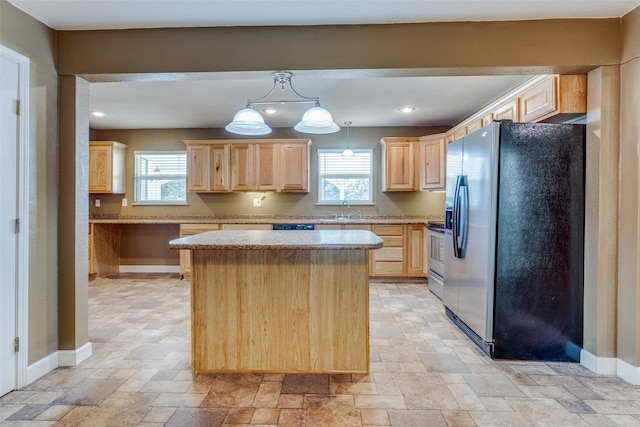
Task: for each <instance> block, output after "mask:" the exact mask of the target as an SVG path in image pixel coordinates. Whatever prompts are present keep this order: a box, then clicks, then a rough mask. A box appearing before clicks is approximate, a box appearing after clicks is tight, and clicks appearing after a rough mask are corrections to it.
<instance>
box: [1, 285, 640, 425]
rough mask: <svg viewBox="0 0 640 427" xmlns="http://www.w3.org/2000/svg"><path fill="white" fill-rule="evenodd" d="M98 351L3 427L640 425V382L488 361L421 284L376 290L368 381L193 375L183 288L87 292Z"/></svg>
mask: <svg viewBox="0 0 640 427" xmlns="http://www.w3.org/2000/svg"><path fill="white" fill-rule="evenodd" d="M89 305H90V319H89V322H90V324H89V332H90V340H91V342H92V343H93V356H92V357H91V358H89V359H88V360H86V361H85V362H83V363H82V364H81V365H80V366H78V367H75V368H62V369H57V370H55V371H53V372H51V373H49V374H48V375H46V376H44V377H43V378H41V379H40V380H38V381H37V382H35V383H33V384H31V385H29V386H27V387H25V388H24V389H21V390H19V391H15V392H12V393H10V394H8V395H6V396H4V397H2V398H0V425H2V426H11V425H29V426H31V425H33V426H39V425H42V426H47V425H56V424H58V425H64V426H136V425H138V426H162V425H164V426H218V425H243V424H245V425H252V426H255V425H281V426H361V425H363V426H364V425H370V426H389V425H390V426H474V425H478V426H494V425H496V426H497V425H502V426H613V425H640V387H634V386H631V385H629V384H626V383H624V382H623V381H621V380H619V379H617V378H613V377H604V376H595V375H594V374H592V373H591V372H590V371H588V370H586V369H585V368H583V367H582V366H580V365H578V364H568V363H532V362H509V361H499V362H498V361H493V360H491V359H489V358H488V357H486V356H485V355H483V354H482V353H480V352H479V351H478V350H477V349H476V348H475V346H474V344H473V343H472V342H471V341H469V340H468V339H467V338H466V337H465V336H464V335H463V334H462V333H461V332H460V331H459V330H458V329H457V328H456V327H455V326H453V325H452V324H451V323H450V322H449V320H448V319H447V317H446V316H445V314H444V310H443V307H442V305H441V303H440V302H439V300H438V299H437V298H435V297H434V296H433V295H432V294H431V293H430V292H429V291H428V290H427V288H426V286H425V285H424V284H416V283H409V284H404V283H379V282H374V283H372V284H371V374H370V375H331V376H329V375H258V374H242V375H229V374H227V375H192V373H191V370H190V353H189V348H190V344H189V331H190V324H189V282H188V281H187V280H185V281H180V280H178V279H177V278H174V277H171V276H166V275H155V276H154V275H121V276H120V277H117V278H101V279H96V280H93V281H91V282H90V285H89Z"/></svg>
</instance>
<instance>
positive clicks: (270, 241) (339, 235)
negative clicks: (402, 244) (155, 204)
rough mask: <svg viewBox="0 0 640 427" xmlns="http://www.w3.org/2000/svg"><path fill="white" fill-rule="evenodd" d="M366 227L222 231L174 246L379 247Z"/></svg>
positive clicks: (178, 241) (379, 242) (172, 245)
mask: <svg viewBox="0 0 640 427" xmlns="http://www.w3.org/2000/svg"><path fill="white" fill-rule="evenodd" d="M382 245H383V241H382V239H381V238H380V237H378V236H377V235H376V234H374V233H372V232H370V231H366V230H220V231H210V232H206V233H200V234H196V235H193V236H188V237H182V238H180V239H175V240H171V241H170V242H169V247H170V248H171V249H192V250H198V249H297V250H311V249H315V250H317V249H379V248H381V247H382Z"/></svg>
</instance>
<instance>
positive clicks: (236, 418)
mask: <svg viewBox="0 0 640 427" xmlns="http://www.w3.org/2000/svg"><path fill="white" fill-rule="evenodd" d="M254 411H255V408H230V409H229V412H227V416H226V417H225V419H224V423H225V424H249V423H251V418H253V413H254Z"/></svg>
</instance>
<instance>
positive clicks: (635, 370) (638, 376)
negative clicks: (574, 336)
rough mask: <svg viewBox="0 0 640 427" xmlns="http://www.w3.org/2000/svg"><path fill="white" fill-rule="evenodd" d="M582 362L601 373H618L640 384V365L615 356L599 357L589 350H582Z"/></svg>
mask: <svg viewBox="0 0 640 427" xmlns="http://www.w3.org/2000/svg"><path fill="white" fill-rule="evenodd" d="M580 364H581V365H582V366H584V367H585V368H587V369H588V370H590V371H592V372H595V373H596V374H599V375H616V376H618V377H620V378H621V379H623V380H625V381H626V382H628V383H631V384H633V385H640V366H633V365H632V364H630V363H628V362H625V361H624V360H621V359H618V358H615V357H598V356H595V355H593V354H591V353H589V352H588V351H587V350H585V349H582V351H581V352H580Z"/></svg>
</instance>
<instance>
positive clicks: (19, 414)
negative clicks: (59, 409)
mask: <svg viewBox="0 0 640 427" xmlns="http://www.w3.org/2000/svg"><path fill="white" fill-rule="evenodd" d="M48 408H49V405H24V406H23V407H22V408H20V409H19V410H17V411H16V412H14V413H13V414H11V415H10V416H9V417H8V418H7V420H33V419H35V418H36V417H37V416H38V415H40V414H42V413H43V412H44V411H45V410H47V409H48Z"/></svg>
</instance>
